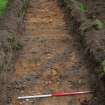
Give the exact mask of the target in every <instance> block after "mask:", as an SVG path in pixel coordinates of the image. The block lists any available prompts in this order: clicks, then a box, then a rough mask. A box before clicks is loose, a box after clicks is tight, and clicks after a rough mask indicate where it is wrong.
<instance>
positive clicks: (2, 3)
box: [0, 0, 8, 16]
mask: <svg viewBox="0 0 105 105" xmlns="http://www.w3.org/2000/svg"><path fill="white" fill-rule="evenodd" d="M7 3H8V0H0V16H3V15H4V14H5V12H6V7H7Z"/></svg>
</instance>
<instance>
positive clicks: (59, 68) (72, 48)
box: [8, 0, 95, 105]
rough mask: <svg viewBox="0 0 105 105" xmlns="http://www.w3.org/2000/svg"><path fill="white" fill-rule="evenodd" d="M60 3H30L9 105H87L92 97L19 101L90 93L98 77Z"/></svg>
mask: <svg viewBox="0 0 105 105" xmlns="http://www.w3.org/2000/svg"><path fill="white" fill-rule="evenodd" d="M66 20H67V19H66V16H65V13H64V11H63V10H61V8H60V7H59V6H58V3H57V0H30V4H29V8H28V10H27V13H26V16H25V18H24V26H25V30H23V34H21V35H20V38H21V40H22V43H23V44H24V47H23V49H22V51H21V52H20V54H19V56H18V58H17V60H16V64H15V71H14V72H13V74H12V76H11V78H10V82H9V83H10V84H9V85H8V91H10V93H8V95H9V96H8V98H9V101H8V105H88V101H89V100H91V99H92V97H93V95H92V94H86V95H80V96H73V97H54V98H46V99H45V98H44V99H36V100H30V101H29V100H27V101H26V100H25V101H20V100H17V97H18V96H22V95H35V94H41V93H44V94H47V93H51V92H60V91H63V92H68V91H82V90H91V88H90V87H91V84H92V82H93V81H94V78H95V75H93V74H92V73H91V72H90V71H91V69H92V67H91V65H90V63H88V61H87V60H86V59H85V58H84V54H83V49H82V48H81V45H80V43H79V41H78V40H77V39H76V38H74V37H75V35H74V33H72V32H70V27H69V26H68V24H67V23H66V22H67V21H66Z"/></svg>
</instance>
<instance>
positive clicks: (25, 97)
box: [17, 91, 93, 100]
mask: <svg viewBox="0 0 105 105" xmlns="http://www.w3.org/2000/svg"><path fill="white" fill-rule="evenodd" d="M89 93H93V91H80V92H70V93H62V92H60V93H53V94H45V95H35V96H22V97H18V98H17V99H19V100H23V99H34V98H47V97H61V96H74V95H82V94H89Z"/></svg>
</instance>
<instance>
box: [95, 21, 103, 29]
mask: <svg viewBox="0 0 105 105" xmlns="http://www.w3.org/2000/svg"><path fill="white" fill-rule="evenodd" d="M95 25H96V28H97V29H103V28H104V23H103V22H102V21H101V20H99V19H96V20H95Z"/></svg>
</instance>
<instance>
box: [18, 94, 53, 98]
mask: <svg viewBox="0 0 105 105" xmlns="http://www.w3.org/2000/svg"><path fill="white" fill-rule="evenodd" d="M51 96H52V95H51V94H48V95H36V96H22V97H18V98H17V99H32V98H46V97H51Z"/></svg>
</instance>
